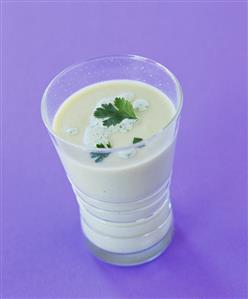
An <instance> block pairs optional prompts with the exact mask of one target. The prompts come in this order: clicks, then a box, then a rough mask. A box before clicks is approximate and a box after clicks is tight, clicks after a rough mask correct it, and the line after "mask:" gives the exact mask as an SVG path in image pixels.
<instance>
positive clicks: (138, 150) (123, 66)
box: [41, 55, 182, 265]
mask: <svg viewBox="0 0 248 299" xmlns="http://www.w3.org/2000/svg"><path fill="white" fill-rule="evenodd" d="M116 79H118V80H121V79H124V80H127V79H128V80H136V81H141V82H144V83H148V84H150V85H152V86H154V87H156V88H158V89H159V90H161V91H162V92H163V93H165V94H166V95H167V96H168V97H169V99H170V100H171V102H172V103H173V105H174V107H175V111H176V113H175V115H174V116H173V118H172V119H171V121H170V122H169V123H168V124H167V125H166V127H164V128H162V129H161V130H160V131H159V132H158V133H157V134H155V135H153V136H152V137H150V138H148V139H146V140H144V141H142V142H141V143H138V144H133V145H131V146H126V147H121V148H111V149H96V148H90V147H87V146H85V145H84V144H83V143H82V145H80V146H79V145H75V144H72V143H70V142H68V141H65V140H63V139H61V138H60V137H59V136H58V135H56V133H55V132H54V131H53V120H54V116H55V114H56V112H57V110H58V108H59V107H60V106H61V104H62V103H63V102H64V101H65V100H66V99H67V98H68V97H69V96H71V95H72V94H73V93H75V92H76V91H78V90H80V89H82V88H84V87H86V86H89V85H91V84H95V83H98V82H103V81H107V80H116ZM181 108H182V90H181V87H180V84H179V82H178V80H177V79H176V77H175V76H174V75H173V74H172V73H171V72H170V71H169V70H168V69H167V68H165V67H164V66H163V65H161V64H159V63H157V62H155V61H153V60H151V59H147V58H144V57H140V56H136V55H124V56H108V57H101V58H95V59H92V60H88V61H85V62H82V63H79V64H76V65H73V66H70V67H68V68H66V69H65V70H63V71H62V72H61V73H59V74H58V75H57V76H56V77H55V78H54V79H53V80H52V81H51V83H50V84H49V85H48V87H47V88H46V90H45V92H44V95H43V98H42V104H41V114H42V119H43V121H44V124H45V126H46V127H47V129H48V132H49V134H50V136H51V138H52V141H53V143H54V146H55V148H56V150H57V152H58V155H59V157H60V159H61V162H62V163H63V166H64V168H65V171H66V174H67V177H68V179H69V181H70V182H71V185H72V188H73V191H74V193H75V196H76V199H77V202H78V205H79V210H80V219H81V224H82V230H83V232H84V235H85V236H86V240H87V244H88V245H89V248H90V250H91V252H92V253H93V254H94V255H95V256H97V257H98V258H100V259H101V260H104V261H105V262H108V263H111V264H116V265H137V264H142V263H145V262H147V261H150V260H153V259H154V258H155V257H157V256H159V255H160V254H161V253H162V252H163V251H164V250H165V249H166V247H167V246H168V245H169V243H170V241H171V239H172V234H173V214H172V209H171V203H170V190H169V189H170V179H171V173H172V164H173V155H174V148H175V139H176V135H177V129H178V124H179V116H180V111H181ZM92 152H94V153H102V154H106V155H108V157H109V158H108V159H105V160H104V163H94V162H93V161H92V159H91V158H90V155H91V154H92ZM123 153H125V154H128V153H130V154H131V155H133V154H134V153H135V155H134V157H133V158H131V159H120V158H119V156H120V155H122V154H123Z"/></svg>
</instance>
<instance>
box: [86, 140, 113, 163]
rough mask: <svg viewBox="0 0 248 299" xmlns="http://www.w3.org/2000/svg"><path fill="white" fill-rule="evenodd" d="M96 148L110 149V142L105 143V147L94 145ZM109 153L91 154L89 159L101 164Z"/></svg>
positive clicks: (99, 144)
mask: <svg viewBox="0 0 248 299" xmlns="http://www.w3.org/2000/svg"><path fill="white" fill-rule="evenodd" d="M96 147H97V148H111V144H110V142H108V143H107V146H105V145H104V144H103V143H98V144H97V145H96ZM109 155H110V153H98V152H91V153H90V157H91V159H93V160H95V162H96V163H99V162H102V161H103V160H104V159H105V158H107V157H108V156H109Z"/></svg>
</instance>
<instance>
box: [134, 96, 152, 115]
mask: <svg viewBox="0 0 248 299" xmlns="http://www.w3.org/2000/svg"><path fill="white" fill-rule="evenodd" d="M133 108H134V109H135V110H138V111H141V112H143V111H145V110H147V109H148V108H149V103H148V102H147V100H144V99H137V100H135V101H134V102H133Z"/></svg>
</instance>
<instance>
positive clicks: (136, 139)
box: [133, 137, 143, 144]
mask: <svg viewBox="0 0 248 299" xmlns="http://www.w3.org/2000/svg"><path fill="white" fill-rule="evenodd" d="M142 140H143V139H142V138H140V137H134V138H133V144H135V143H138V142H140V141H142Z"/></svg>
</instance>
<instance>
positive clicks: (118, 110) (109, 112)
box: [94, 97, 137, 127]
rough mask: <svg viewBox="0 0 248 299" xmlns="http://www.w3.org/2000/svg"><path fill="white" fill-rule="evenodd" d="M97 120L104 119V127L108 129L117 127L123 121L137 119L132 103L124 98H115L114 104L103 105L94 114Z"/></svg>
mask: <svg viewBox="0 0 248 299" xmlns="http://www.w3.org/2000/svg"><path fill="white" fill-rule="evenodd" d="M94 116H95V117H96V118H104V120H103V125H104V126H106V127H110V126H112V125H113V126H115V125H117V124H119V123H120V122H121V121H123V119H125V118H129V119H137V116H136V115H135V112H134V108H133V105H132V103H131V102H129V101H128V100H125V99H124V98H118V97H117V98H115V100H114V104H112V103H108V104H102V105H101V107H98V108H97V109H96V111H95V112H94Z"/></svg>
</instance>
